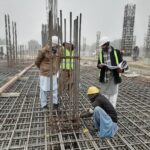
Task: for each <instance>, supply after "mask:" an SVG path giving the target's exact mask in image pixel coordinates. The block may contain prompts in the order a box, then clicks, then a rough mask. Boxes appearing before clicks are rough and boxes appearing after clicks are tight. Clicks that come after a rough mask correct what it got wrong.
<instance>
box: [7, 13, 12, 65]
mask: <svg viewBox="0 0 150 150" xmlns="http://www.w3.org/2000/svg"><path fill="white" fill-rule="evenodd" d="M7 19H8V34H9V40H8V41H9V52H10V53H9V54H10V56H9V57H10V65H11V63H12V47H11V33H10V18H9V15H7Z"/></svg>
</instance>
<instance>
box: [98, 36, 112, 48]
mask: <svg viewBox="0 0 150 150" xmlns="http://www.w3.org/2000/svg"><path fill="white" fill-rule="evenodd" d="M107 42H110V40H109V38H108V37H107V36H104V37H102V38H101V39H100V44H99V46H102V45H104V44H105V43H107Z"/></svg>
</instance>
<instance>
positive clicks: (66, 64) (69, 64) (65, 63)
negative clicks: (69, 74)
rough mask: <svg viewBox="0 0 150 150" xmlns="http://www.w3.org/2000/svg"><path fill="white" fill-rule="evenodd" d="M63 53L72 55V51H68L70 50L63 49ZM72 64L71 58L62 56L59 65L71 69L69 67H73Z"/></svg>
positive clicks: (68, 55) (67, 55)
mask: <svg viewBox="0 0 150 150" xmlns="http://www.w3.org/2000/svg"><path fill="white" fill-rule="evenodd" d="M64 54H65V55H66V56H64V57H71V55H72V57H73V56H74V51H72V52H70V50H68V49H65V53H64ZM73 66H74V61H73V58H63V59H62V62H61V65H60V68H61V69H67V70H71V69H73Z"/></svg>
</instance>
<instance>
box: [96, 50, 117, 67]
mask: <svg viewBox="0 0 150 150" xmlns="http://www.w3.org/2000/svg"><path fill="white" fill-rule="evenodd" d="M114 56H115V60H116V64H117V65H118V64H119V61H118V55H117V52H116V49H114ZM99 60H100V63H101V64H102V63H103V61H102V49H100V51H99Z"/></svg>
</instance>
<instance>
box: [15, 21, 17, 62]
mask: <svg viewBox="0 0 150 150" xmlns="http://www.w3.org/2000/svg"><path fill="white" fill-rule="evenodd" d="M17 47H18V46H17V25H16V22H15V58H16V63H17V62H18V50H17Z"/></svg>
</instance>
